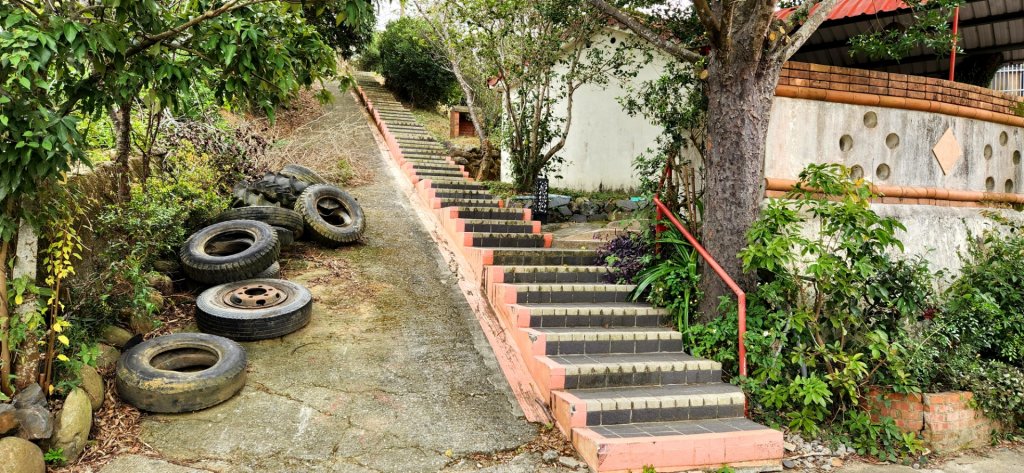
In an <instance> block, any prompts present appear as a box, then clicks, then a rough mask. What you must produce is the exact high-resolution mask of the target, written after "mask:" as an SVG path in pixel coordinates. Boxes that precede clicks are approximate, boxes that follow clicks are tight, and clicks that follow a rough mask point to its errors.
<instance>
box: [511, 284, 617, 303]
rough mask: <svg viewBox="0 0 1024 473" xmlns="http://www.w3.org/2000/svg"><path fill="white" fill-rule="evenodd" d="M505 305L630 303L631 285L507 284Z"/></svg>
mask: <svg viewBox="0 0 1024 473" xmlns="http://www.w3.org/2000/svg"><path fill="white" fill-rule="evenodd" d="M507 286H509V287H507V288H506V290H505V299H503V300H502V302H504V303H506V304H580V303H583V304H605V303H609V302H632V298H631V297H630V294H631V293H632V292H633V289H634V288H635V287H636V286H633V285H631V284H593V283H591V284H508V285H507Z"/></svg>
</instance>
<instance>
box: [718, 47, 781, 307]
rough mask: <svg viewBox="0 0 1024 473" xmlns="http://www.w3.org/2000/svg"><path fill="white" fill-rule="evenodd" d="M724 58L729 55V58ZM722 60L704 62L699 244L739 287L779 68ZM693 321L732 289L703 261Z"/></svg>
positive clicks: (744, 279) (747, 278)
mask: <svg viewBox="0 0 1024 473" xmlns="http://www.w3.org/2000/svg"><path fill="white" fill-rule="evenodd" d="M729 59H733V61H730V60H729ZM773 62H774V61H772V60H770V59H767V58H765V59H763V60H762V61H761V63H760V64H753V65H752V64H750V62H746V61H742V60H736V59H735V58H727V59H725V60H721V59H719V60H712V61H709V64H710V66H709V69H708V72H709V76H708V122H707V130H708V133H707V149H706V154H705V168H704V169H705V182H704V225H703V227H702V239H701V240H702V242H703V245H704V247H705V248H707V250H708V252H709V253H711V255H712V256H713V257H714V258H715V259H716V260H717V261H718V263H719V264H720V265H721V266H722V269H724V270H725V272H726V273H727V274H728V275H729V276H731V277H732V278H733V279H734V280H735V281H736V282H737V283H738V284H739V285H740V287H741V288H742V289H743V290H745V291H748V292H749V291H751V290H753V289H754V287H755V285H756V283H757V278H756V275H755V274H744V273H743V268H742V263H741V262H740V259H739V258H738V256H737V255H738V254H739V252H740V250H742V249H743V248H744V247H746V244H747V240H746V234H745V232H746V229H747V228H750V225H751V224H752V223H753V222H754V221H755V220H756V219H757V217H758V215H759V213H760V206H761V202H762V200H763V199H764V179H763V173H764V160H765V142H766V141H767V137H768V119H769V116H770V114H771V107H772V100H773V99H774V96H775V86H776V84H777V82H778V75H779V67H778V65H776V64H773ZM702 268H703V269H702V274H701V289H702V290H703V291H704V299H703V300H702V301H701V304H700V310H699V312H700V313H699V319H700V320H701V321H707V320H710V319H713V318H714V317H717V316H718V315H719V314H718V311H717V308H718V304H719V299H720V298H721V297H722V296H728V297H730V298H731V297H733V295H732V291H731V290H729V288H728V286H726V285H725V283H724V282H722V280H721V278H719V277H718V276H717V275H716V274H715V273H714V271H712V270H711V269H710V268H709V267H708V266H707V265H704V266H702Z"/></svg>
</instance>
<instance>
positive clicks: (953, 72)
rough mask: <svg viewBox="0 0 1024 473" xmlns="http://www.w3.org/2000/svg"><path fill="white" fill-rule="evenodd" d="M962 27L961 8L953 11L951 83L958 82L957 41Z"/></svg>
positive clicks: (950, 58) (950, 63) (950, 61)
mask: <svg viewBox="0 0 1024 473" xmlns="http://www.w3.org/2000/svg"><path fill="white" fill-rule="evenodd" d="M959 27H960V7H956V9H955V10H953V50H952V51H950V52H949V81H950V82H953V81H955V80H956V40H957V36H956V35H957V30H958V29H959Z"/></svg>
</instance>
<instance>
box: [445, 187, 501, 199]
mask: <svg viewBox="0 0 1024 473" xmlns="http://www.w3.org/2000/svg"><path fill="white" fill-rule="evenodd" d="M434 197H437V198H442V199H443V198H451V199H494V198H495V197H494V196H492V195H491V193H490V192H487V191H486V190H483V189H466V190H443V191H442V190H438V191H436V192H434Z"/></svg>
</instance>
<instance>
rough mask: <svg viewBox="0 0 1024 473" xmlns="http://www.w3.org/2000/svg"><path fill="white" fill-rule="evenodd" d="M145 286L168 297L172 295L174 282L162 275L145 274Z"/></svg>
mask: <svg viewBox="0 0 1024 473" xmlns="http://www.w3.org/2000/svg"><path fill="white" fill-rule="evenodd" d="M146 284H149V285H150V286H151V287H152V288H153V289H156V290H157V291H160V294H163V295H165V296H169V295H171V294H173V293H174V280H173V279H171V277H170V276H168V275H166V274H163V273H156V272H153V273H149V274H147V275H146Z"/></svg>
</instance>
